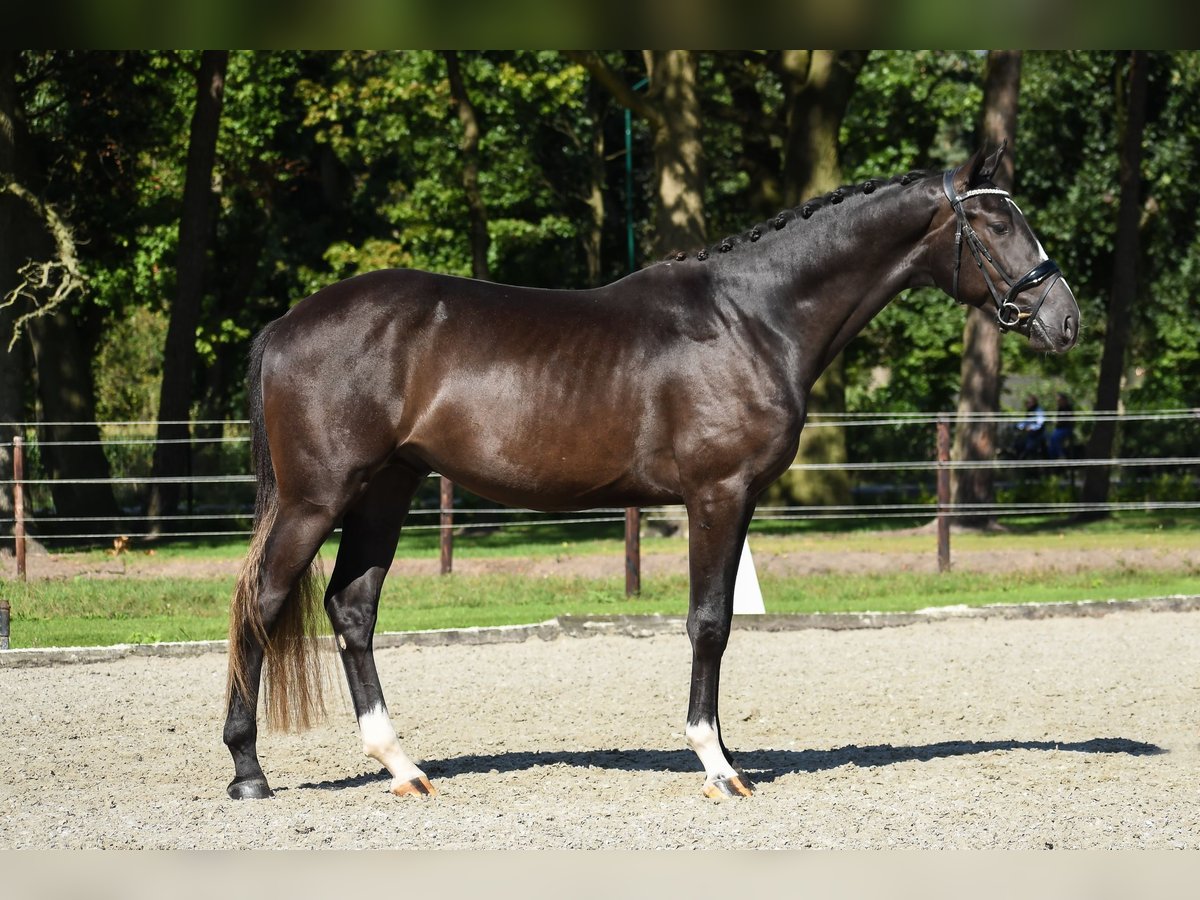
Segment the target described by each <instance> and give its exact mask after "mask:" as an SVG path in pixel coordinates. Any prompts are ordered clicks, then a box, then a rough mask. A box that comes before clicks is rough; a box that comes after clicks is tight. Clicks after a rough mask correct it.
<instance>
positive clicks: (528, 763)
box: [298, 738, 1168, 790]
mask: <svg viewBox="0 0 1200 900" xmlns="http://www.w3.org/2000/svg"><path fill="white" fill-rule="evenodd" d="M1013 750H1042V751H1047V752H1051V751H1056V752H1059V753H1097V754H1123V755H1125V756H1157V755H1159V754H1162V753H1167V752H1168V751H1167V750H1165V749H1163V748H1162V747H1159V746H1157V745H1156V744H1147V743H1145V742H1143V741H1134V740H1129V739H1128V738H1092V739H1090V740H1086V741H1017V740H1006V741H940V742H938V743H934V744H917V745H899V746H897V745H895V744H872V745H869V746H866V747H859V746H857V745H855V744H849V745H847V746H845V747H837V748H834V749H830V750H739V751H737V752H736V753H735V754H734V758H735V760H736V761H737V763H738V765H739V766H740V767H741V769H742V770H743V771H744V772H745V773H746V774H747V775H749V776H750V778H751V779H752V780H753V781H754V782H755V783H756V784H767V783H769V782H772V781H774V780H776V779H777V778H781V777H783V776H784V775H793V774H798V773H802V772H805V773H815V772H824V771H827V770H829V769H837V768H840V767H841V766H860V767H863V768H870V767H874V766H890V765H895V764H896V763H905V762H929V761H931V760H934V759H947V758H950V757H955V756H973V755H976V754H980V753H995V752H1005V751H1013ZM559 765H566V766H573V767H576V768H580V769H614V770H617V771H622V772H689V773H690V772H698V771H701V769H700V764H699V762H698V761H697V759H696V754H694V753H692V752H691V751H690V750H645V749H641V750H622V749H616V748H614V749H608V750H552V751H534V752H523V751H519V750H513V751H505V752H502V753H481V754H476V753H472V754H464V755H463V756H451V757H447V758H445V759H429V760H425V761H424V762H423V763H422V764H421V767H422V768H423V769H424V770H425V773H426V774H427V775H429V777H430V778H434V779H438V778H440V779H447V778H453V777H455V776H456V775H472V774H476V775H478V774H485V773H499V774H504V773H509V772H527V771H529V770H531V769H536V768H539V767H543V766H559ZM389 778H390V776H389V775H388V773H387V770H386V769H380V770H379V771H378V772H372V773H365V774H362V775H356V776H354V777H352V778H340V779H337V780H333V781H322V782H317V783H309V784H301V785H299V786H298V787H299V789H301V790H344V789H346V788H354V787H362V786H364V785H369V784H373V783H375V782H377V781H387V780H388V779H389Z"/></svg>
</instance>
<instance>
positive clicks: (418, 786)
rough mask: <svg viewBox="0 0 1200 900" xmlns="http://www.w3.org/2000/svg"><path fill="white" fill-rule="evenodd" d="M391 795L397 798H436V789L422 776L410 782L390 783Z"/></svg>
mask: <svg viewBox="0 0 1200 900" xmlns="http://www.w3.org/2000/svg"><path fill="white" fill-rule="evenodd" d="M392 793H393V794H395V795H396V796H397V797H436V796H437V788H435V787H434V786H433V784H432V783H431V782H430V781H429V779H428V778H426V777H425V776H424V775H422V776H420V777H419V778H414V779H413V780H412V781H394V782H392Z"/></svg>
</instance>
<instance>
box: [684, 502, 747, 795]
mask: <svg viewBox="0 0 1200 900" xmlns="http://www.w3.org/2000/svg"><path fill="white" fill-rule="evenodd" d="M687 507H688V520H689V536H688V542H689V549H688V555H689V568H690V575H691V593H690V604H689V607H688V619H687V631H688V637H689V638H690V639H691V642H692V685H691V695H690V699H689V701H688V715H687V728H686V730H685V735H686V737H687V742H688V746H689V747H691V748H692V750H693V751H695V753H696V755H697V756H698V757H699V758H700V762H701V764H702V765H703V766H704V774H705V779H704V793H705V795H706V796H708V797H712V798H720V797H748V796H750V794H751V793H752V792H753V785H752V784H751V783H750V780H749V779H748V778H747V777H746V776H745V775H744V774H742V773H741V772H739V771H738V770H737V769H736V768H734V765H733V760H732V759H731V758H730V756H729V752H728V751H727V750H726V749H725V745H724V743H723V742H722V740H721V726H720V721H719V718H718V715H717V697H718V694H719V690H720V680H721V657H722V655H723V654H724V652H725V646H726V644H728V643H729V631H730V626H731V625H732V623H733V585H734V581H735V579H736V576H737V566H738V561H739V559H740V557H741V547H742V542H743V541H744V540H745V537H746V529H747V528H748V527H749V524H750V516H751V515H752V513H753V511H754V504H753V502H752V500H751V499H750V498H749V496H748V495H747V494H746V492H744V491H741V490H739V489H737V488H736V487H735V488H725V489H710V490H709V491H708V492H707V493H706V495H705V496H703V497H698V498H695V499H693V500H691V501H689V502H688V504H687Z"/></svg>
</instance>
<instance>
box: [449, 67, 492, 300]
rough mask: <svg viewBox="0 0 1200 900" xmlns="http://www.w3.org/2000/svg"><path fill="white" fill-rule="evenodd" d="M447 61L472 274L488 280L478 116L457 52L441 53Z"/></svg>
mask: <svg viewBox="0 0 1200 900" xmlns="http://www.w3.org/2000/svg"><path fill="white" fill-rule="evenodd" d="M442 56H443V57H445V60H446V72H447V74H448V76H449V79H450V98H451V100H453V102H454V108H455V109H456V110H457V111H458V121H459V122H460V123H461V124H462V142H461V143H460V144H459V148H460V149H461V150H462V176H461V177H462V187H463V194H464V195H465V196H466V198H467V209H468V210H469V212H470V220H471V274H472V275H474V276H475V277H476V278H483V279H487V278H490V277H491V275H490V273H489V271H488V246H489V245H490V244H491V239H490V238H489V237H488V224H487V207H486V206H485V205H484V202H483V194H482V192H481V191H480V190H479V139H480V133H481V130H480V126H479V116H478V115H477V114H476V110H475V106H474V104H473V103H471V98H470V97H469V96H468V94H467V87H466V85H465V84H464V83H463V77H462V70H461V69H460V68H459V65H458V53H457V52H456V51H454V50H446V51H444V52H443V53H442Z"/></svg>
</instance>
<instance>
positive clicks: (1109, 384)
mask: <svg viewBox="0 0 1200 900" xmlns="http://www.w3.org/2000/svg"><path fill="white" fill-rule="evenodd" d="M1127 59H1128V65H1127V66H1126V65H1125V59H1122V60H1121V64H1120V65H1119V67H1118V74H1117V84H1116V90H1117V109H1118V114H1119V115H1122V118H1123V120H1124V121H1123V123H1122V134H1121V151H1120V152H1121V160H1120V185H1121V200H1120V206H1119V207H1118V209H1117V235H1116V241H1115V244H1114V247H1113V277H1112V292H1111V294H1110V295H1109V301H1108V316H1107V322H1106V325H1105V330H1104V353H1103V355H1102V356H1101V358H1100V377H1099V379H1098V381H1097V385H1096V406H1095V409H1096V411H1097V412H1099V411H1102V410H1103V411H1115V410H1116V409H1117V407H1118V404H1119V403H1120V400H1121V381H1122V379H1123V376H1124V374H1125V348H1126V346H1127V345H1128V343H1129V326H1130V310H1131V308H1132V306H1133V300H1134V296H1135V295H1136V294H1137V263H1138V255H1139V253H1140V252H1141V250H1140V242H1139V239H1138V221H1139V218H1140V216H1141V206H1142V203H1141V187H1142V177H1141V166H1142V137H1143V132H1144V131H1145V125H1146V84H1147V73H1146V69H1147V59H1146V52H1145V51H1144V50H1133V51H1131V52H1130V53H1129V55H1128V58H1127ZM1116 438H1117V423H1116V422H1115V421H1114V420H1112V419H1109V420H1105V421H1099V422H1096V423H1095V424H1094V425H1093V427H1092V434H1091V437H1090V438H1089V439H1088V444H1087V456H1088V457H1089V458H1091V459H1105V458H1111V457H1112V456H1113V455H1114V452H1115V451H1116ZM1111 479H1112V470H1111V468H1110V467H1108V466H1093V467H1089V468H1088V469H1087V470H1086V474H1085V475H1084V478H1083V490H1082V499H1083V502H1084V503H1107V502H1108V494H1109V486H1110V484H1111ZM1107 515H1108V513H1107V512H1095V513H1087V514H1085V517H1087V518H1098V517H1102V516H1107Z"/></svg>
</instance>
